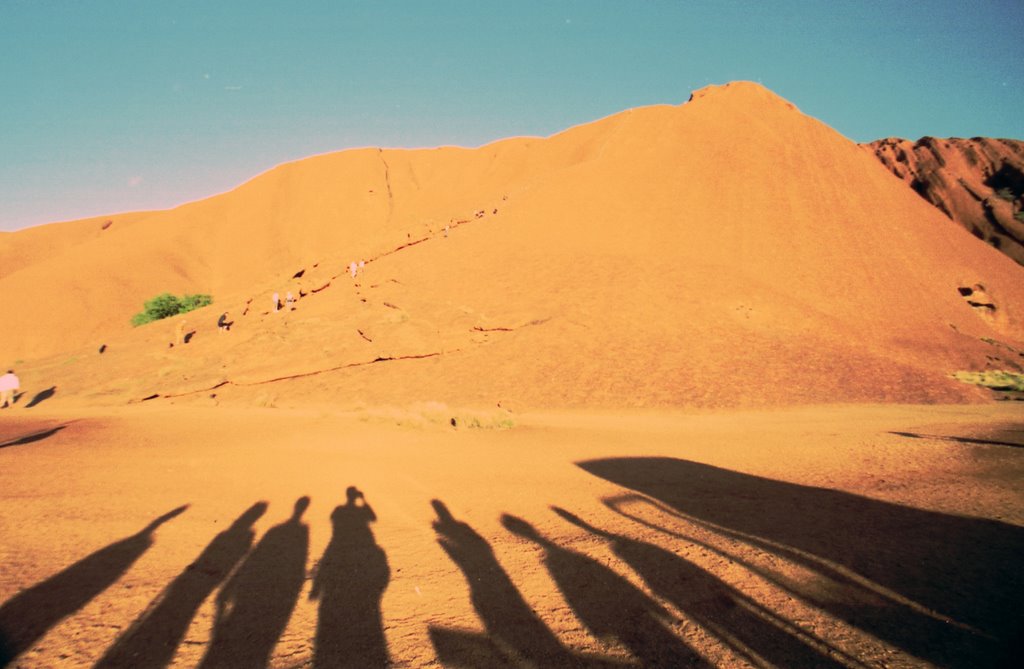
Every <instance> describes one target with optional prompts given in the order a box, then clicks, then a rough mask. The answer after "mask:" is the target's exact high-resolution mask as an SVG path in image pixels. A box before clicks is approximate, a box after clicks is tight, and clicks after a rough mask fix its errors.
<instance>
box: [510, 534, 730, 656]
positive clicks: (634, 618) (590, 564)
mask: <svg viewBox="0 0 1024 669" xmlns="http://www.w3.org/2000/svg"><path fill="white" fill-rule="evenodd" d="M501 522H502V524H503V525H504V526H505V527H506V529H508V530H509V531H510V532H512V533H514V534H517V535H519V536H520V537H523V538H525V539H528V540H530V541H532V542H534V543H536V544H537V545H538V546H540V547H541V548H543V549H544V563H545V565H546V566H547V568H548V571H550V572H551V576H552V578H554V580H555V582H556V583H557V584H558V588H559V590H561V591H562V594H563V595H564V596H565V599H566V601H567V602H568V603H569V606H570V607H572V609H573V611H574V612H575V613H576V616H577V617H578V618H579V619H580V621H581V622H582V623H583V624H584V625H586V627H587V628H588V629H589V630H590V631H591V632H592V633H593V634H594V636H596V637H598V638H599V639H609V638H611V639H615V640H617V641H618V642H619V643H621V644H622V645H623V646H625V647H626V648H628V649H629V650H630V652H631V653H632V654H633V655H634V656H635V657H636V658H637V659H638V660H639V661H640V663H641V665H642V666H645V667H710V666H711V665H710V664H708V662H707V661H706V660H705V659H704V658H702V657H701V656H700V655H698V654H697V653H696V652H694V651H693V650H692V649H691V648H689V647H688V646H687V645H686V644H684V643H683V642H682V640H680V639H679V638H678V637H677V636H675V635H674V634H673V633H672V632H671V631H669V629H668V628H666V626H665V621H667V620H668V613H667V612H666V611H665V610H664V609H663V608H662V607H661V605H660V604H658V603H657V602H655V601H654V600H653V599H651V598H650V597H648V596H647V595H646V594H644V593H643V592H642V591H641V590H639V589H638V588H637V587H636V586H634V585H633V584H631V583H630V582H629V581H627V580H626V579H624V578H623V577H622V576H619V575H618V574H616V573H615V572H614V571H612V570H611V569H609V568H608V567H606V566H604V565H602V564H601V563H599V562H597V561H596V560H594V559H592V558H590V557H587V556H585V555H581V554H580V553H576V552H573V551H570V550H568V549H565V548H562V547H561V546H559V545H558V544H556V543H554V542H553V541H551V540H550V539H547V538H546V537H544V536H543V535H541V534H540V533H539V532H538V531H537V530H536V529H535V528H534V527H533V526H532V525H530V524H529V523H527V522H526V521H525V520H522V519H521V518H517V517H515V516H510V515H507V514H506V515H503V516H502V517H501Z"/></svg>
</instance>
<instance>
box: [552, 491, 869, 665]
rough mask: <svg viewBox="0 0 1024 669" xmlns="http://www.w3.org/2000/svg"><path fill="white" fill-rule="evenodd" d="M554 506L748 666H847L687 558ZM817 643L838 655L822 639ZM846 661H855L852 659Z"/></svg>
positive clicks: (801, 632)
mask: <svg viewBox="0 0 1024 669" xmlns="http://www.w3.org/2000/svg"><path fill="white" fill-rule="evenodd" d="M552 509H553V510H554V512H555V513H557V514H558V515H559V516H561V517H562V518H564V519H566V520H567V521H569V522H570V523H572V524H573V525H576V526H577V527H580V528H582V529H584V530H586V531H588V532H590V533H591V534H593V535H595V536H597V537H601V538H603V539H607V540H608V542H609V543H610V544H611V548H612V551H613V552H614V553H615V555H617V556H618V557H619V558H620V559H621V560H622V561H623V562H625V563H626V564H628V565H629V566H630V567H631V568H632V569H633V571H635V572H636V573H637V574H639V575H640V577H641V578H643V580H644V582H646V583H647V586H648V587H649V588H650V589H651V591H652V592H654V593H655V594H656V595H658V596H659V597H661V598H662V599H664V600H665V601H668V602H671V603H672V605H674V606H675V607H676V608H678V609H679V610H680V611H683V612H684V613H686V614H687V615H688V616H690V617H691V618H692V619H693V620H694V621H695V622H696V623H697V624H699V625H700V626H701V627H703V628H704V629H706V630H707V631H708V632H710V633H712V634H713V635H715V636H716V637H717V638H718V639H719V640H720V641H722V642H723V643H724V644H726V645H727V646H729V647H730V648H732V650H733V651H734V652H736V653H737V654H739V655H741V656H743V657H744V658H745V659H746V660H747V661H748V662H750V663H751V664H752V665H755V666H757V665H758V664H759V663H763V662H765V661H766V662H767V663H768V664H769V665H770V666H775V667H836V668H837V669H838V668H840V667H845V666H847V664H845V663H842V662H838V661H836V660H834V659H832V658H831V657H828V656H827V655H825V654H823V653H822V652H821V651H819V650H818V649H816V648H814V647H813V646H811V645H809V644H807V643H805V641H804V640H803V639H802V638H801V637H807V636H808V634H807V633H806V632H803V631H800V630H797V629H796V627H795V626H794V625H793V624H792V623H790V622H789V621H786V620H784V619H782V618H780V617H779V616H777V615H775V614H774V613H772V612H771V611H770V610H768V609H766V608H765V607H763V606H761V605H760V604H758V603H757V602H755V601H754V600H753V599H751V598H750V597H747V596H746V595H744V594H743V593H741V592H739V591H738V590H736V589H735V588H733V587H732V586H730V585H728V584H726V583H725V582H723V581H721V580H720V579H718V578H717V577H716V576H714V575H713V574H711V573H709V572H708V571H707V570H705V569H703V568H701V567H699V566H697V565H695V564H694V563H692V562H690V561H689V560H686V559H684V558H682V557H680V556H678V555H676V554H675V553H673V552H671V551H668V550H665V549H664V548H662V547H660V546H656V545H654V544H649V543H646V542H643V541H637V540H635V539H631V538H629V537H625V536H622V535H620V534H613V533H611V532H607V531H604V530H600V529H598V528H596V527H594V526H593V525H591V524H589V523H587V522H586V521H584V520H583V519H582V518H580V517H578V516H576V515H575V514H572V513H570V512H568V511H566V510H564V509H560V508H558V507H552ZM815 642H816V644H817V645H818V646H819V647H825V648H828V651H829V652H831V653H834V654H840V651H839V650H838V649H836V648H832V647H829V646H828V644H826V643H825V642H824V641H823V640H821V639H815ZM758 658H761V659H760V660H759V659H758ZM847 660H848V661H849V662H850V663H851V664H856V662H855V661H854V660H853V658H847Z"/></svg>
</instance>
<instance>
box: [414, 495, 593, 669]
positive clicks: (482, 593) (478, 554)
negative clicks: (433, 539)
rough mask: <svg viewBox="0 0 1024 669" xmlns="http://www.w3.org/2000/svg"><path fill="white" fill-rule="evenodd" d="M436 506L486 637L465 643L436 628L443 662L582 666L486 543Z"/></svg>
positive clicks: (444, 543) (443, 537)
mask: <svg viewBox="0 0 1024 669" xmlns="http://www.w3.org/2000/svg"><path fill="white" fill-rule="evenodd" d="M431 504H432V505H433V507H434V511H435V512H436V513H437V520H436V521H434V530H435V531H436V532H437V535H438V538H437V542H438V543H439V544H440V545H441V548H443V549H444V551H445V552H446V553H447V554H448V556H449V557H451V559H452V561H453V562H455V564H457V565H458V566H459V568H460V569H461V570H462V572H463V574H464V575H465V577H466V583H467V584H468V585H469V593H470V601H472V602H473V608H475V609H476V612H477V615H478V616H480V620H481V621H482V622H483V624H484V628H485V629H486V631H487V638H485V639H479V638H470V637H467V636H466V635H465V634H463V635H462V638H460V637H459V635H458V633H457V632H453V631H451V630H443V629H439V628H433V627H432V628H431V629H430V635H431V639H432V640H433V641H434V648H435V650H436V651H437V653H438V657H439V659H440V660H441V662H442V663H443V664H452V665H459V666H465V665H466V662H467V659H468V658H472V657H476V658H490V659H489V660H487V661H486V662H485V661H482V660H480V659H478V660H477V663H479V666H483V665H484V664H489V665H491V666H493V665H494V664H495V663H498V664H507V665H511V666H514V665H517V664H518V665H519V666H522V665H523V664H524V663H527V664H528V665H529V666H537V667H571V666H582V664H583V663H582V660H579V659H576V658H573V657H571V656H570V654H569V652H568V650H567V649H566V648H565V647H564V646H563V645H562V643H561V642H560V641H559V640H558V637H556V636H555V635H554V634H553V633H552V632H551V630H550V629H548V627H547V625H545V624H544V623H543V622H542V621H541V619H540V618H538V617H537V615H536V614H535V613H534V612H533V609H531V608H530V605H529V604H527V603H526V600H524V599H523V596H522V594H521V593H520V592H519V589H518V588H516V586H515V584H513V583H512V579H510V578H509V576H508V573H507V572H506V571H505V570H504V569H503V568H502V566H501V564H499V563H498V560H497V558H496V557H495V555H494V549H492V548H491V545H490V544H489V543H487V540H486V539H484V538H483V537H482V536H480V535H479V534H477V532H476V531H475V530H473V528H472V527H470V526H469V525H468V524H466V523H463V522H460V521H458V520H456V519H455V518H454V517H453V516H452V514H451V512H450V511H449V510H448V507H447V506H445V505H444V503H443V502H441V501H439V500H436V499H435V500H433V501H432V502H431ZM509 651H510V652H509ZM509 654H510V655H511V657H507V655H509ZM477 663H474V664H477Z"/></svg>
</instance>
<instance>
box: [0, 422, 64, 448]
mask: <svg viewBox="0 0 1024 669" xmlns="http://www.w3.org/2000/svg"><path fill="white" fill-rule="evenodd" d="M65 427H67V425H58V426H57V427H51V428H50V429H48V430H42V431H40V432H33V433H31V434H26V435H24V436H22V437H18V438H16V439H11V440H10V441H5V442H3V443H0V448H7V447H8V446H22V445H24V444H31V443H33V442H36V441H42V440H43V439H46V438H48V437H52V436H53V435H55V434H57V433H58V432H60V431H61V430H63V429H64V428H65Z"/></svg>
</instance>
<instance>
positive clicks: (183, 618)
mask: <svg viewBox="0 0 1024 669" xmlns="http://www.w3.org/2000/svg"><path fill="white" fill-rule="evenodd" d="M266 510H267V503H266V502H257V503H256V504H253V505H252V506H251V507H249V508H248V509H247V510H246V511H245V512H244V513H243V514H242V515H241V516H239V517H238V518H236V519H235V521H234V522H233V523H232V524H231V526H230V527H229V528H228V529H226V530H224V531H223V532H221V533H220V534H218V535H217V536H216V537H214V538H213V540H212V541H211V542H210V543H209V545H207V546H206V548H204V549H203V552H202V553H200V554H199V557H197V558H196V560H195V562H193V563H192V564H190V565H189V566H188V567H186V568H185V571H183V572H182V573H181V574H179V575H178V576H176V577H175V579H174V580H173V581H171V582H170V584H168V586H167V587H166V588H165V589H164V591H163V592H162V593H161V594H160V596H159V597H157V598H156V599H155V600H153V602H152V603H151V604H150V605H149V608H147V609H146V611H145V612H143V613H142V615H140V616H139V618H138V619H137V620H136V621H135V622H134V623H132V625H131V626H130V627H129V628H128V629H127V630H125V631H124V633H122V634H121V636H120V637H118V639H117V641H115V642H114V644H113V645H112V646H111V647H110V648H109V649H107V652H106V653H105V654H104V655H103V657H102V658H100V661H99V662H98V663H96V667H97V668H105V669H109V668H113V667H125V668H128V667H166V666H167V665H168V664H169V663H170V662H171V660H172V659H173V658H174V653H175V651H176V650H177V648H178V645H179V644H180V643H181V640H182V639H183V638H184V637H185V632H186V631H187V630H188V626H189V624H190V623H191V622H192V618H193V617H194V616H195V613H196V611H197V610H199V606H200V605H201V604H202V603H203V600H205V599H206V598H207V597H208V596H209V595H210V593H211V592H213V590H214V588H216V587H217V585H218V584H220V583H221V582H222V581H223V580H224V579H225V578H227V576H228V574H229V573H231V570H232V568H234V566H235V564H236V563H237V562H238V561H239V560H241V559H242V557H244V556H245V554H246V552H247V551H248V550H249V548H250V547H251V546H252V542H253V536H254V534H255V533H254V531H253V529H252V525H253V523H255V522H256V521H257V520H259V518H260V516H262V515H263V514H264V513H265V512H266Z"/></svg>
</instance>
